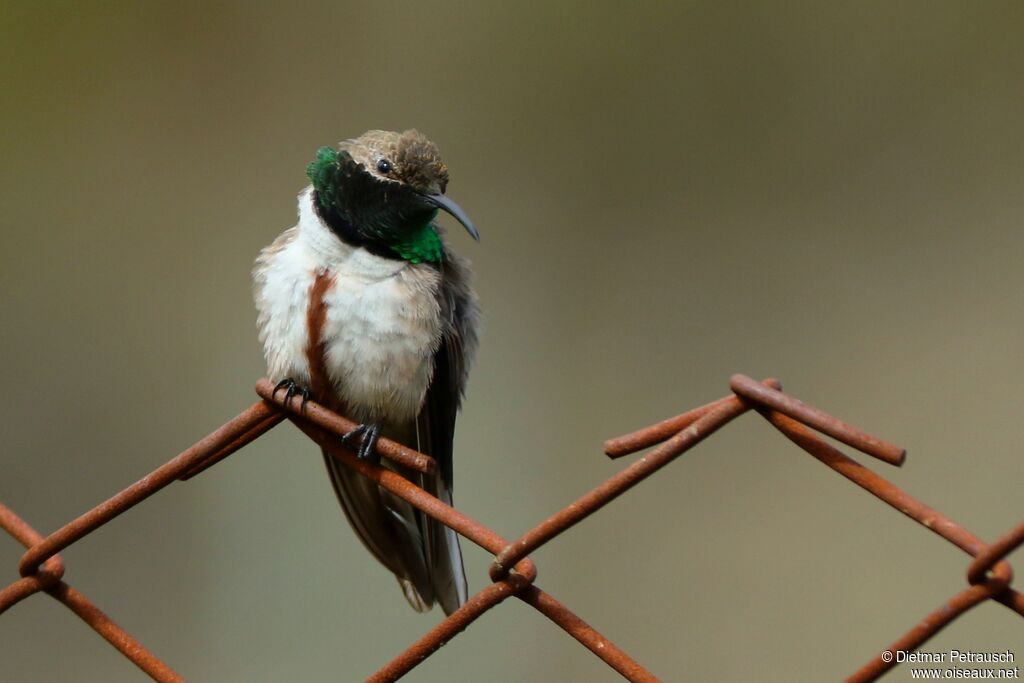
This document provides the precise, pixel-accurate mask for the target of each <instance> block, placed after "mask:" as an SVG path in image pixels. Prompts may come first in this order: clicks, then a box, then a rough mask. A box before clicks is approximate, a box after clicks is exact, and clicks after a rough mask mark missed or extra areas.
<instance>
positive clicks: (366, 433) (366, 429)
mask: <svg viewBox="0 0 1024 683" xmlns="http://www.w3.org/2000/svg"><path fill="white" fill-rule="evenodd" d="M359 436H362V440H361V441H360V442H359V450H357V451H356V456H358V457H359V459H360V460H370V461H371V462H380V454H379V453H377V439H378V438H379V437H380V425H379V424H377V423H375V422H367V423H365V424H361V425H359V426H358V427H356V428H355V429H353V430H352V431H351V432H349V433H348V434H346V435H345V436H343V437H341V442H342V443H343V444H345V445H346V446H351V442H352V441H353V440H355V439H356V437H359Z"/></svg>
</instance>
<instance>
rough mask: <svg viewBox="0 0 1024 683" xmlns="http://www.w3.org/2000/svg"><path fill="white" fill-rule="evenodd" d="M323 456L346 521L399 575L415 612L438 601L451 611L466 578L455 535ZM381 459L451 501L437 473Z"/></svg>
mask: <svg viewBox="0 0 1024 683" xmlns="http://www.w3.org/2000/svg"><path fill="white" fill-rule="evenodd" d="M324 461H325V462H326V464H327V471H328V473H329V474H330V477H331V482H332V484H333V485H334V491H335V493H336V494H337V496H338V500H339V502H340V503H341V508H342V510H344V512H345V516H346V517H347V518H348V521H349V523H350V524H351V525H352V528H353V529H354V530H355V532H356V535H357V536H358V537H359V539H360V540H361V541H362V542H363V545H365V546H366V548H367V550H369V551H370V553H371V554H372V555H373V556H374V557H376V558H377V560H378V561H380V563H381V564H383V565H384V566H385V567H387V568H388V569H389V570H390V571H391V572H392V573H393V574H394V575H395V577H396V578H397V579H398V583H399V585H400V586H401V588H402V593H403V594H404V595H405V599H406V600H408V601H409V604H410V605H411V606H412V608H413V609H415V610H416V611H417V612H425V611H427V610H429V609H430V608H431V607H432V606H433V604H434V602H435V601H436V602H438V603H440V605H441V607H442V609H444V611H445V614H451V613H452V612H454V611H455V610H456V609H458V608H459V607H460V606H461V605H462V604H463V603H465V602H466V595H467V588H466V577H465V572H464V570H463V566H462V552H461V550H460V548H459V538H458V534H456V533H455V532H454V531H452V530H451V529H449V528H448V527H446V526H444V525H443V524H441V523H440V522H437V521H436V520H434V519H433V518H431V517H428V516H427V515H425V514H423V513H422V512H420V511H419V510H417V509H416V508H414V507H413V506H412V505H410V504H409V503H407V502H406V501H404V500H402V499H401V498H399V497H398V496H396V495H394V494H393V493H391V492H389V491H387V490H385V489H382V488H381V487H380V486H378V485H377V484H376V483H375V482H373V481H371V480H369V479H367V478H366V477H364V476H362V475H360V474H358V473H356V472H354V471H352V470H350V469H348V468H347V467H345V466H344V465H342V464H341V463H339V462H338V461H336V460H335V459H334V458H332V457H331V456H330V455H328V454H327V453H326V452H325V453H324ZM382 464H384V465H385V466H387V467H389V468H390V469H393V470H395V471H396V472H398V473H399V474H401V475H402V476H403V477H405V478H406V479H409V480H410V481H412V482H414V483H416V484H418V485H419V486H420V487H422V488H423V489H424V490H426V491H427V492H428V493H431V494H433V495H435V496H437V497H438V498H439V499H441V500H442V501H444V502H446V503H448V504H449V505H450V504H451V500H452V497H451V492H450V491H449V490H448V487H447V486H446V485H445V483H444V481H443V479H442V477H441V475H440V474H419V473H417V472H413V471H410V470H408V469H407V468H403V467H401V466H400V465H395V464H393V463H387V462H386V461H382Z"/></svg>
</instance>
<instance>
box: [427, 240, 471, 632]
mask: <svg viewBox="0 0 1024 683" xmlns="http://www.w3.org/2000/svg"><path fill="white" fill-rule="evenodd" d="M441 268H442V278H441V282H442V284H441V289H440V292H439V297H440V303H441V312H442V315H443V316H444V319H445V327H444V332H443V334H442V337H441V345H440V347H439V348H438V350H437V353H436V355H435V356H434V375H433V379H432V381H431V384H430V388H429V389H427V395H426V399H425V400H424V402H423V408H422V409H421V411H420V414H419V417H418V418H417V421H416V430H417V436H418V446H419V450H421V451H422V452H424V453H427V454H428V455H430V456H431V457H433V458H434V459H435V460H436V461H437V464H438V472H437V473H435V474H433V475H422V476H421V477H420V483H421V486H422V487H423V488H424V489H425V490H426V491H427V492H429V493H432V494H433V495H435V496H437V497H438V498H439V499H441V500H442V501H444V502H446V503H448V504H449V505H451V503H452V478H453V472H452V470H453V466H452V443H453V440H454V438H455V416H456V414H457V413H458V410H459V405H460V404H461V402H462V396H463V392H464V390H465V386H466V379H467V376H468V374H469V366H470V364H471V363H472V360H473V356H474V355H475V353H476V347H477V335H478V329H479V322H480V313H479V309H478V307H477V302H476V295H475V294H474V293H473V290H472V289H471V287H470V284H469V266H468V264H467V263H466V262H465V261H464V260H462V259H461V258H459V257H458V256H457V255H456V254H454V253H452V252H450V251H449V250H448V249H445V254H444V260H443V261H442V265H441ZM422 528H423V540H424V554H425V556H426V561H427V566H428V568H429V572H430V583H431V585H432V586H433V589H434V597H435V598H436V599H437V601H438V602H439V603H441V607H442V608H444V611H445V613H447V614H451V613H452V612H453V611H455V610H456V609H458V607H459V606H460V605H462V604H463V603H464V602H465V601H466V596H467V589H466V576H465V572H464V570H463V567H462V553H461V551H460V549H459V536H458V534H456V533H455V532H454V531H452V530H451V529H449V528H448V527H446V526H444V525H443V524H441V523H440V522H437V521H435V520H433V519H432V518H428V517H425V516H424V520H423V527H422Z"/></svg>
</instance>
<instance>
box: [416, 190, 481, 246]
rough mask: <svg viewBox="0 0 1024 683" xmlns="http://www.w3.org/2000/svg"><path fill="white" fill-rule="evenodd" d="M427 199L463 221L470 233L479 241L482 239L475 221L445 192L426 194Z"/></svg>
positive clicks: (459, 220) (463, 225)
mask: <svg viewBox="0 0 1024 683" xmlns="http://www.w3.org/2000/svg"><path fill="white" fill-rule="evenodd" d="M423 196H424V197H426V199H427V201H429V202H430V203H432V204H433V205H434V206H436V207H437V208H439V209H441V210H442V211H444V212H445V213H448V214H451V215H452V216H453V217H454V218H455V220H457V221H458V222H460V223H462V227H464V228H465V229H466V232H468V233H469V234H470V235H472V236H473V239H475V240H476V241H477V242H479V241H480V233H479V232H477V230H476V228H475V227H473V221H471V220H469V216H467V215H466V212H465V211H463V210H462V207H460V206H459V205H458V204H456V203H455V202H453V201H452V200H450V199H448V197H445V196H444V195H443V194H425V195H423Z"/></svg>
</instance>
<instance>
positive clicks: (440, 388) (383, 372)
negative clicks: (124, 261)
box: [253, 130, 479, 614]
mask: <svg viewBox="0 0 1024 683" xmlns="http://www.w3.org/2000/svg"><path fill="white" fill-rule="evenodd" d="M306 173H307V175H308V176H309V179H310V181H311V185H310V186H308V187H307V188H306V189H304V190H303V191H302V192H301V194H299V219H298V224H297V225H296V226H294V227H292V228H289V229H288V230H286V231H285V232H284V233H282V234H281V235H280V236H279V237H278V238H277V239H276V240H275V241H274V243H273V244H271V245H270V246H268V247H266V248H265V249H263V251H262V252H261V253H260V255H259V258H258V259H257V260H256V265H255V268H254V270H253V280H254V295H255V298H256V308H257V309H258V313H259V316H258V326H259V334H260V341H261V342H262V344H263V349H264V354H265V355H266V359H267V367H268V375H269V377H270V379H271V380H272V381H274V382H278V387H279V388H280V389H287V391H288V394H289V396H292V395H295V394H301V395H302V396H303V397H304V399H306V398H313V399H314V400H316V401H317V402H319V403H321V404H323V405H325V406H327V407H329V408H331V409H333V410H335V411H336V412H338V413H340V414H342V415H347V416H350V417H352V418H353V419H355V420H356V421H357V422H360V423H361V424H360V426H359V427H358V429H356V430H353V431H352V432H351V433H349V434H348V435H346V436H345V437H344V438H343V441H345V442H346V443H351V444H352V445H353V446H354V445H355V444H356V443H358V451H357V454H358V455H359V457H360V458H374V459H375V460H376V459H377V457H378V456H376V454H375V450H374V447H375V443H376V440H377V437H378V436H379V435H381V434H383V435H384V436H386V437H388V438H390V439H393V440H395V441H398V442H400V443H402V444H405V445H406V446H409V447H410V448H414V449H416V450H418V451H421V452H423V453H427V454H429V455H431V456H432V457H433V458H434V459H435V460H436V461H437V463H438V466H439V467H438V472H437V473H436V474H433V475H423V474H420V473H418V472H413V471H410V470H407V469H406V468H403V467H401V466H400V465H395V464H392V463H385V464H386V466H388V467H390V468H392V469H394V470H396V471H398V472H399V473H400V474H402V475H403V476H405V477H406V478H408V479H410V480H411V481H413V482H415V483H417V484H419V485H420V486H421V487H422V488H424V489H425V490H427V491H429V492H430V493H432V494H434V495H436V496H437V497H438V498H440V499H441V500H443V501H445V502H448V503H451V500H452V438H453V435H454V430H455V415H456V412H457V411H458V409H459V404H460V402H461V399H462V394H463V390H464V387H465V384H466V376H467V373H468V370H469V365H470V362H471V360H472V358H473V355H474V353H475V351H476V346H477V328H478V324H479V310H478V307H477V300H476V295H475V293H474V292H473V290H472V289H471V287H470V284H469V277H470V269H469V266H468V264H467V262H466V261H464V260H463V259H461V258H459V257H458V256H457V255H456V254H454V253H453V252H452V251H451V250H450V249H449V248H448V246H447V244H445V241H444V238H443V236H442V235H443V233H442V231H441V229H440V228H439V227H438V226H437V225H435V224H434V222H433V221H434V218H435V217H436V215H437V213H438V210H441V211H445V212H447V213H449V214H451V215H452V216H454V217H455V219H456V220H458V221H459V222H460V223H462V225H463V226H464V227H465V228H466V230H467V231H468V232H469V234H470V235H472V236H473V237H474V238H475V239H479V234H478V233H477V231H476V228H474V227H473V224H472V222H471V221H470V220H469V218H468V217H467V216H466V215H465V213H463V211H462V209H460V208H459V206H458V205H457V204H456V203H455V202H453V201H452V200H450V199H448V198H447V197H446V196H445V194H444V192H445V189H446V187H447V185H448V169H447V167H446V166H445V165H444V163H443V162H442V161H441V156H440V153H439V152H438V149H437V147H436V146H435V145H434V143H432V142H431V141H430V140H428V139H427V138H426V137H425V136H423V135H422V134H421V133H419V132H418V131H415V130H407V131H405V132H404V133H393V132H388V131H379V130H372V131H369V132H367V133H364V134H363V135H361V136H360V137H358V138H355V139H353V140H346V141H345V142H342V143H341V144H340V145H339V148H338V149H337V150H334V149H332V148H330V147H323V148H321V149H320V150H319V151H318V152H317V154H316V158H315V159H314V160H313V162H312V163H310V164H309V166H308V168H307V170H306ZM324 460H325V462H326V464H327V470H328V473H329V474H330V477H331V481H332V483H333V484H334V490H335V492H336V493H337V496H338V500H339V501H340V502H341V507H342V509H343V510H344V511H345V516H346V517H348V521H349V522H350V523H351V525H352V528H353V529H355V532H356V534H357V535H358V536H359V538H360V540H362V542H363V544H364V545H365V546H366V548H367V549H368V550H369V551H370V552H371V553H372V554H373V555H374V557H376V558H377V559H378V560H379V561H380V562H381V563H382V564H383V565H384V566H385V567H387V568H388V569H390V570H391V571H392V572H393V573H394V574H395V576H396V577H397V579H398V582H399V584H400V585H401V587H402V592H403V593H404V594H405V597H406V599H407V600H408V601H409V604H410V605H412V606H413V608H414V609H416V610H417V611H419V612H423V611H426V610H428V609H430V608H431V606H433V604H434V603H435V602H437V603H439V604H440V605H441V607H442V608H443V609H444V611H445V612H446V613H448V614H451V613H452V612H453V611H455V610H456V609H458V607H459V606H460V605H462V604H463V603H464V602H465V601H466V578H465V573H464V571H463V567H462V553H461V551H460V549H459V540H458V535H457V534H456V533H455V532H454V531H452V530H451V529H449V528H447V527H446V526H444V525H442V524H440V523H438V522H436V521H434V520H433V519H431V518H430V517H428V516H426V515H424V514H423V513H421V512H419V511H418V510H416V509H415V508H413V507H412V506H411V505H409V504H408V503H407V502H405V501H404V500H402V499H400V498H398V497H397V496H395V495H393V494H391V493H389V492H388V491H386V490H384V489H382V488H380V487H379V486H378V485H377V484H375V483H374V482H372V481H370V480H368V479H366V478H364V477H362V476H361V475H359V474H356V473H355V472H352V471H350V470H348V468H346V467H344V466H343V465H341V464H340V463H338V462H336V461H335V460H334V459H333V458H331V457H330V456H328V455H327V454H326V453H324Z"/></svg>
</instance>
